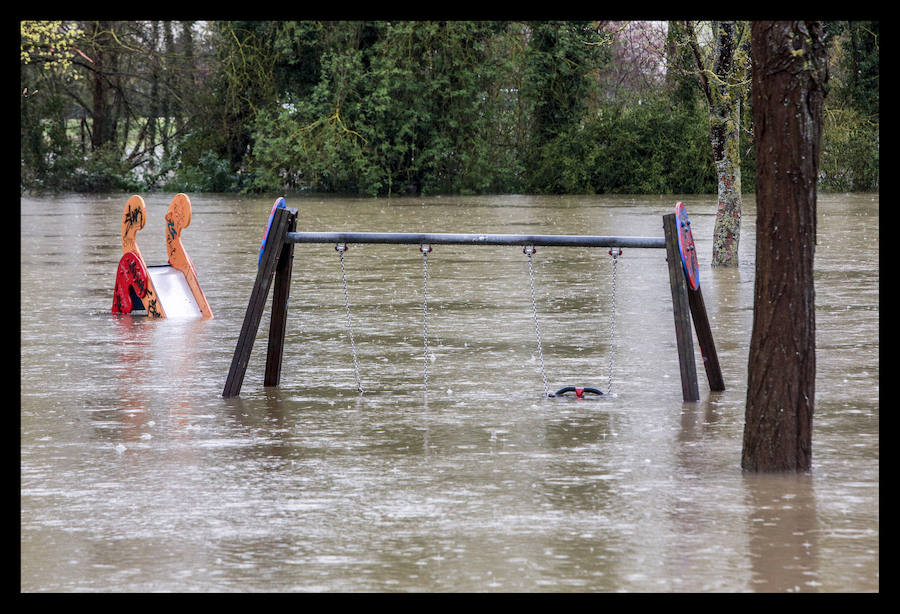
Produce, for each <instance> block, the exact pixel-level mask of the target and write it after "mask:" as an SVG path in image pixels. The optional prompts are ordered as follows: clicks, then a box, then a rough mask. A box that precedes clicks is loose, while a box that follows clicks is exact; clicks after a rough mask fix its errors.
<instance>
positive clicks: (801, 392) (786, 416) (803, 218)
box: [741, 21, 828, 472]
mask: <svg viewBox="0 0 900 614" xmlns="http://www.w3.org/2000/svg"><path fill="white" fill-rule="evenodd" d="M752 60H753V61H752V64H753V85H752V94H753V120H754V133H755V147H756V160H757V163H756V168H757V171H756V172H757V189H756V200H757V221H756V286H755V292H754V305H753V332H752V337H751V341H750V355H749V361H748V362H749V364H748V374H747V406H746V416H745V418H746V419H745V424H744V441H743V453H742V458H741V466H742V467H743V468H744V469H745V470H747V471H760V472H762V471H807V470H809V469H810V467H811V464H812V417H813V407H814V401H815V377H816V358H815V292H814V287H813V256H814V251H815V237H816V176H817V173H818V164H819V151H820V144H821V135H822V113H823V107H824V96H825V90H824V87H825V82H826V80H827V76H828V75H827V68H826V58H825V46H824V42H823V29H822V25H821V22H785V21H776V22H763V21H760V22H754V23H753V25H752Z"/></svg>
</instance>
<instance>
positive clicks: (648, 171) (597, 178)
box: [531, 98, 716, 194]
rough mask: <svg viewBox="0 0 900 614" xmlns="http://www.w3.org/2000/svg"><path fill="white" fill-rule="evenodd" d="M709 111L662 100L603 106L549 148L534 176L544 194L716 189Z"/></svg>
mask: <svg viewBox="0 0 900 614" xmlns="http://www.w3.org/2000/svg"><path fill="white" fill-rule="evenodd" d="M706 122H707V118H706V115H705V110H703V109H701V108H699V107H698V106H694V107H689V108H685V107H673V106H672V105H671V104H670V103H669V102H668V101H667V100H665V99H662V98H657V99H653V100H642V101H641V103H638V102H637V101H632V102H630V103H620V104H617V105H610V106H608V107H604V108H602V109H601V110H600V112H599V113H597V115H596V116H595V117H593V118H591V119H590V120H588V121H586V122H585V125H584V127H583V128H577V129H574V130H572V131H571V132H570V133H568V134H562V135H560V136H558V137H557V138H556V139H554V140H553V141H552V142H551V143H549V144H548V145H547V146H546V147H545V153H544V156H543V160H544V163H543V164H542V165H541V166H540V167H538V168H537V169H536V170H535V173H534V175H533V176H532V178H531V182H532V186H533V188H534V190H535V191H537V192H544V193H589V194H591V193H644V194H648V193H652V194H659V193H666V194H672V193H681V194H685V193H710V192H715V190H716V176H715V167H714V166H713V162H712V152H711V151H710V148H709V133H708V131H707V127H706Z"/></svg>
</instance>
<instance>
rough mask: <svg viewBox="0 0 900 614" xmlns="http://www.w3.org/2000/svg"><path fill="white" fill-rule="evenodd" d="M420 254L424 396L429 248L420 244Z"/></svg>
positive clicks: (426, 387) (426, 354)
mask: <svg viewBox="0 0 900 614" xmlns="http://www.w3.org/2000/svg"><path fill="white" fill-rule="evenodd" d="M419 251H420V252H422V345H423V347H424V355H423V359H424V360H423V365H424V379H425V394H428V253H429V252H430V251H431V246H430V245H426V244H424V243H423V244H422V245H420V246H419Z"/></svg>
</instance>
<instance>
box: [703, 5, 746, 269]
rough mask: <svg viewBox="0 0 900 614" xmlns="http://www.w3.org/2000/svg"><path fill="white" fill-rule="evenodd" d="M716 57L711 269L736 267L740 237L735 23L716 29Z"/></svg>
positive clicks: (712, 104)
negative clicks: (713, 223) (714, 223)
mask: <svg viewBox="0 0 900 614" xmlns="http://www.w3.org/2000/svg"><path fill="white" fill-rule="evenodd" d="M716 30H717V32H716V55H715V64H714V66H713V74H714V75H715V76H716V80H717V81H718V83H717V84H715V85H711V86H710V90H711V91H712V96H711V101H710V108H709V138H710V143H711V144H712V150H713V160H714V161H715V164H716V179H717V187H718V196H719V200H718V206H717V209H716V225H715V228H714V229H713V255H712V265H713V266H737V265H738V245H739V244H740V238H741V204H742V200H741V152H740V138H741V134H740V129H741V115H740V96H739V90H738V89H736V88H735V87H734V85H733V81H734V76H735V72H736V62H735V58H734V54H735V51H736V50H737V43H736V41H735V23H734V22H733V21H723V22H721V23H719V24H717V27H716Z"/></svg>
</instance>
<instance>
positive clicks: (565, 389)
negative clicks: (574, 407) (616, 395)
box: [550, 386, 603, 399]
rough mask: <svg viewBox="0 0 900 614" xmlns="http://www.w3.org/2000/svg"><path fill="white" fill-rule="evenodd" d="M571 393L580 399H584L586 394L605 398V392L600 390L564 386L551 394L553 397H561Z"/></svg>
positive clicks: (587, 387)
mask: <svg viewBox="0 0 900 614" xmlns="http://www.w3.org/2000/svg"><path fill="white" fill-rule="evenodd" d="M569 392H574V393H575V397H576V398H578V399H583V398H584V395H586V394H593V395H597V396H603V392H601V391H600V390H598V389H597V388H591V387H589V386H564V387H562V388H560V389H559V390H557V391H556V392H554V393H553V394H551V395H550V396H551V397H561V396H563V395H565V394H567V393H569Z"/></svg>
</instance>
